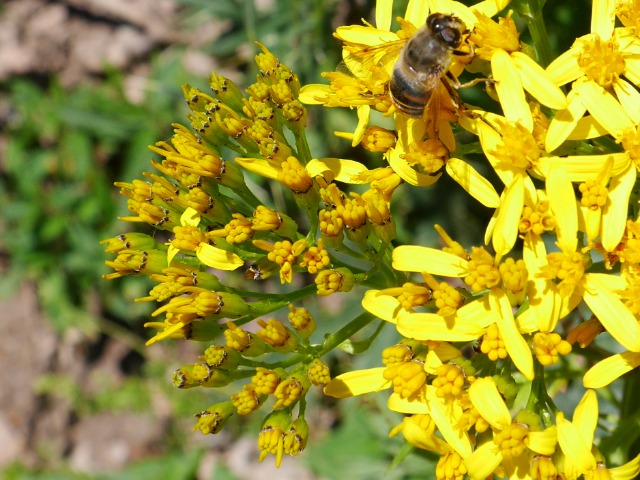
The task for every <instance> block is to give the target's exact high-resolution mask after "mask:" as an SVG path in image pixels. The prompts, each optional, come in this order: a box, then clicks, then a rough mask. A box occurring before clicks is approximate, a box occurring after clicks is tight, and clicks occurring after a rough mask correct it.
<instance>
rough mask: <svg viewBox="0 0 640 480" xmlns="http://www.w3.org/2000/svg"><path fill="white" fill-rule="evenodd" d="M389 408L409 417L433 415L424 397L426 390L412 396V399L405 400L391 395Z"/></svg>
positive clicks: (397, 395)
mask: <svg viewBox="0 0 640 480" xmlns="http://www.w3.org/2000/svg"><path fill="white" fill-rule="evenodd" d="M387 408H389V410H391V411H394V412H399V413H406V414H408V415H429V414H430V413H431V412H430V410H429V406H428V405H427V401H426V399H425V396H424V389H422V390H421V391H419V392H418V393H417V394H416V395H411V397H410V398H403V397H401V396H400V395H399V394H397V393H392V394H391V395H389V400H388V401H387Z"/></svg>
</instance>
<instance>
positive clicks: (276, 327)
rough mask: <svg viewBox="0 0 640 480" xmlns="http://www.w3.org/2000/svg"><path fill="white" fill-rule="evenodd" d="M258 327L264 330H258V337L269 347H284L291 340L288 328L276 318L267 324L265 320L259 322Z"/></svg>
mask: <svg viewBox="0 0 640 480" xmlns="http://www.w3.org/2000/svg"><path fill="white" fill-rule="evenodd" d="M258 325H260V326H261V327H262V329H261V330H258V331H257V332H256V335H257V336H258V338H260V340H262V341H263V342H264V343H266V344H267V345H271V346H272V347H282V346H284V345H285V344H286V343H287V341H288V340H289V331H288V330H287V327H285V326H284V324H283V323H282V322H281V321H279V320H276V319H275V318H270V319H269V320H268V321H267V322H265V321H264V320H258Z"/></svg>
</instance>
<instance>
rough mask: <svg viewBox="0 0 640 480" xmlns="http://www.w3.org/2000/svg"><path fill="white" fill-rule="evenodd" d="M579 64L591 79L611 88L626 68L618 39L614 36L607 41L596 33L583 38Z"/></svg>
mask: <svg viewBox="0 0 640 480" xmlns="http://www.w3.org/2000/svg"><path fill="white" fill-rule="evenodd" d="M578 65H579V66H580V68H581V69H582V71H583V72H584V74H585V75H586V76H587V77H588V78H589V79H590V80H593V81H594V82H596V83H597V84H598V85H600V86H601V87H603V88H611V87H612V86H613V84H614V82H615V81H616V80H617V79H618V77H619V76H620V75H622V74H623V73H624V70H625V61H624V57H623V56H622V53H621V52H620V50H619V48H618V42H617V40H616V39H615V38H613V37H612V38H610V39H609V40H606V41H605V40H602V39H601V38H600V37H599V36H598V35H597V34H595V33H594V34H592V35H590V38H588V39H585V40H582V51H581V52H580V55H579V56H578Z"/></svg>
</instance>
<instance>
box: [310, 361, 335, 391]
mask: <svg viewBox="0 0 640 480" xmlns="http://www.w3.org/2000/svg"><path fill="white" fill-rule="evenodd" d="M307 377H309V380H310V381H311V383H312V384H313V385H316V386H319V385H326V384H327V383H329V382H330V381H331V372H330V371H329V366H328V365H327V364H326V363H324V362H323V361H322V360H320V359H316V360H314V361H313V363H312V364H311V365H309V368H308V369H307Z"/></svg>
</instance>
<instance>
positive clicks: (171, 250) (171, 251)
mask: <svg viewBox="0 0 640 480" xmlns="http://www.w3.org/2000/svg"><path fill="white" fill-rule="evenodd" d="M178 252H180V249H179V248H176V247H174V246H173V245H171V244H169V248H168V249H167V265H171V262H173V259H174V258H175V257H176V255H177V254H178Z"/></svg>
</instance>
